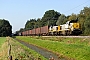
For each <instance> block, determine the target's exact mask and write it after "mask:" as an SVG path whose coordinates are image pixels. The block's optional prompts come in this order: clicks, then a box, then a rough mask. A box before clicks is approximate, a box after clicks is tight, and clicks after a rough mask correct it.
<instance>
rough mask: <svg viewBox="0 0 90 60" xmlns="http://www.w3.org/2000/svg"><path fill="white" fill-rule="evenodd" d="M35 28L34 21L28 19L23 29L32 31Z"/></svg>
mask: <svg viewBox="0 0 90 60" xmlns="http://www.w3.org/2000/svg"><path fill="white" fill-rule="evenodd" d="M34 28H36V19H30V20H28V21H27V22H26V24H25V29H26V30H27V29H34Z"/></svg>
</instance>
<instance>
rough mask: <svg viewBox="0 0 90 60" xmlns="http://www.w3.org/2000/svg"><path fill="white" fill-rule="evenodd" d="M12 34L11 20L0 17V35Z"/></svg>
mask: <svg viewBox="0 0 90 60" xmlns="http://www.w3.org/2000/svg"><path fill="white" fill-rule="evenodd" d="M11 34H12V26H11V25H10V23H9V21H7V20H5V19H0V36H10V35H11Z"/></svg>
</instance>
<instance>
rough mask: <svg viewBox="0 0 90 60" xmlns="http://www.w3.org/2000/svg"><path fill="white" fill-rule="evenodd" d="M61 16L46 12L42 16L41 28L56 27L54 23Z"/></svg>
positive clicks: (52, 11)
mask: <svg viewBox="0 0 90 60" xmlns="http://www.w3.org/2000/svg"><path fill="white" fill-rule="evenodd" d="M60 15H61V14H60V13H59V12H57V11H54V10H49V11H46V12H45V14H44V16H43V17H42V26H45V25H48V26H51V25H56V22H57V20H58V17H59V16H60Z"/></svg>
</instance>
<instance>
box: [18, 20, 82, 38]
mask: <svg viewBox="0 0 90 60" xmlns="http://www.w3.org/2000/svg"><path fill="white" fill-rule="evenodd" d="M81 33H82V31H81V29H80V24H79V23H78V22H77V20H71V21H67V22H66V24H63V25H59V26H44V27H39V28H34V29H32V30H27V31H23V32H19V35H22V36H32V35H79V34H81Z"/></svg>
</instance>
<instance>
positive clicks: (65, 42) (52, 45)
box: [17, 36, 90, 60]
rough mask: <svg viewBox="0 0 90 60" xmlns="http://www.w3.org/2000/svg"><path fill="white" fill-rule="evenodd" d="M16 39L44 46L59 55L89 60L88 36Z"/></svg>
mask: <svg viewBox="0 0 90 60" xmlns="http://www.w3.org/2000/svg"><path fill="white" fill-rule="evenodd" d="M17 38H18V39H21V40H23V41H26V42H29V43H31V44H34V45H37V46H40V47H43V48H46V49H48V50H51V51H53V52H55V53H58V54H59V55H60V56H64V57H66V58H68V59H75V60H90V57H89V56H90V41H89V38H59V37H58V38H57V37H51V38H50V37H47V38H44V37H29V36H28V37H21V36H18V37H17Z"/></svg>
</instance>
